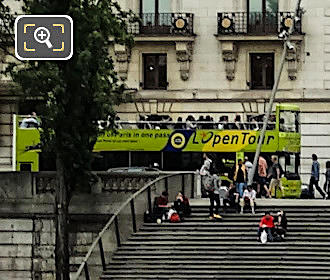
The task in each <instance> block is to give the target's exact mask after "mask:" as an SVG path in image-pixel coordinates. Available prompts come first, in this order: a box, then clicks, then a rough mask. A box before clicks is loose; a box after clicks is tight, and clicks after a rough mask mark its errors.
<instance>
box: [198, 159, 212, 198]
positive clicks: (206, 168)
mask: <svg viewBox="0 0 330 280" xmlns="http://www.w3.org/2000/svg"><path fill="white" fill-rule="evenodd" d="M203 159H204V163H203V165H202V167H201V169H200V171H199V174H200V175H201V181H202V190H201V192H202V197H207V193H206V186H205V184H206V181H207V179H208V178H207V177H208V176H210V168H211V164H212V160H211V159H210V158H209V157H208V156H207V154H206V153H204V154H203Z"/></svg>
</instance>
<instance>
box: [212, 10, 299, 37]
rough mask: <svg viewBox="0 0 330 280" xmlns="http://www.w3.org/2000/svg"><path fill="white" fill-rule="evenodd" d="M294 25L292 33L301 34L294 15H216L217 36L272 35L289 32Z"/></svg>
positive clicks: (228, 13)
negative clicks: (284, 31)
mask: <svg viewBox="0 0 330 280" xmlns="http://www.w3.org/2000/svg"><path fill="white" fill-rule="evenodd" d="M292 24H294V33H296V34H302V31H301V21H299V22H298V23H296V22H295V21H294V13H292V12H279V13H270V12H265V13H259V12H251V13H246V12H238V13H236V12H226V13H218V34H219V35H235V34H236V35H237V34H245V35H274V34H278V33H280V32H282V31H283V30H289V28H290V26H291V25H292Z"/></svg>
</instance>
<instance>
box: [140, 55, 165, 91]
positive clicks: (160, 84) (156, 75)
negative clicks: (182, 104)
mask: <svg viewBox="0 0 330 280" xmlns="http://www.w3.org/2000/svg"><path fill="white" fill-rule="evenodd" d="M143 68H144V89H166V87H167V57H166V54H144V55H143Z"/></svg>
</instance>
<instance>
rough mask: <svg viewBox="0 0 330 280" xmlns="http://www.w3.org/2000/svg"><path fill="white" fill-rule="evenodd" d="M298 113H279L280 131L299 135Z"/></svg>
mask: <svg viewBox="0 0 330 280" xmlns="http://www.w3.org/2000/svg"><path fill="white" fill-rule="evenodd" d="M299 122H300V121H299V112H297V111H281V112H280V131H281V132H296V133H299V132H300V129H299Z"/></svg>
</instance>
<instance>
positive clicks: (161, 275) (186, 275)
mask: <svg viewBox="0 0 330 280" xmlns="http://www.w3.org/2000/svg"><path fill="white" fill-rule="evenodd" d="M155 274H156V275H155ZM265 274H266V275H265ZM269 274H270V272H266V273H265V271H259V270H255V269H254V270H250V271H245V270H236V271H234V272H226V271H222V272H219V271H210V273H207V274H204V273H203V271H200V272H199V271H195V272H190V271H189V272H187V271H184V272H183V271H182V272H179V273H178V272H172V271H163V270H161V271H159V272H154V271H153V272H152V273H149V271H144V273H142V272H141V273H139V274H138V275H137V274H136V273H134V272H133V273H132V274H130V273H129V272H125V273H123V272H121V273H118V274H116V273H111V274H110V273H109V274H104V275H102V277H101V279H199V280H200V279H247V278H246V277H253V278H248V279H268V280H269V279H295V280H297V279H318V280H323V279H327V280H329V278H328V275H329V272H328V271H319V272H316V271H304V272H303V274H304V276H303V277H301V276H300V275H301V272H300V271H299V270H292V271H288V272H287V271H285V270H284V271H278V270H277V271H276V274H275V273H271V278H270V275H269ZM274 274H275V276H276V278H275V277H273V276H274ZM297 275H299V278H297ZM286 277H292V278H286ZM293 277H295V278H293ZM313 277H314V278H313Z"/></svg>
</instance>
